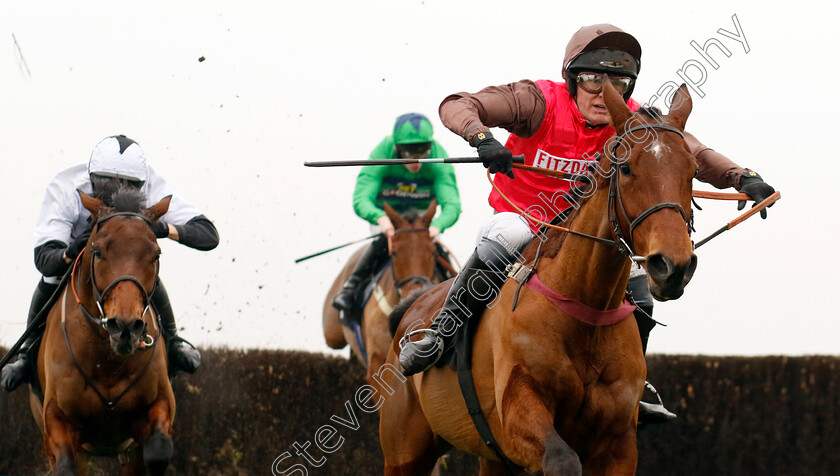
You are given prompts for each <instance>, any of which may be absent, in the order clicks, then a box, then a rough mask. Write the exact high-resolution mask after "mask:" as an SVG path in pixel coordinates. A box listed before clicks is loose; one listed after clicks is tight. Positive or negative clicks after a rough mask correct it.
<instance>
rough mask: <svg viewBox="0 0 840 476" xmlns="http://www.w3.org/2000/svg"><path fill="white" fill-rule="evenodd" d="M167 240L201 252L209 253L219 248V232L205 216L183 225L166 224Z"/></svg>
mask: <svg viewBox="0 0 840 476" xmlns="http://www.w3.org/2000/svg"><path fill="white" fill-rule="evenodd" d="M167 225H168V227H169V235H168V238H169V239H171V240H175V241H177V242H178V243H181V244H182V245H184V246H189V247H190V248H194V249H197V250H201V251H209V250H212V249H213V248H215V247H217V246H219V232H218V230H216V226H215V225H214V224H213V222H211V221H210V220H209V219H208V218H207V217H206V216H204V215H199V216H197V217H195V218H192V219H191V220H190V221H188V222H187V223H185V224H183V225H173V224H171V223H167Z"/></svg>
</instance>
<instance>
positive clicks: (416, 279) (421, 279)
mask: <svg viewBox="0 0 840 476" xmlns="http://www.w3.org/2000/svg"><path fill="white" fill-rule="evenodd" d="M421 232H424V233H428V232H429V229H428V228H401V229H398V230H395V231H394V234H395V235H396V234H398V233H421ZM389 241H390V239H389ZM389 248H390V244H389ZM395 256H396V252H394V251H392V252H391V259H392V261H393V258H394V257H395ZM396 273H397V272H396V267H395V266H394V265H393V264H392V265H391V274H392V277H393V279H394V287H396V289H397V294H398V295H399V297H400V299H402V298H403V297H404V296H403V295H402V288H403V286H405V285H407V284H410V283H420V284H422V285H431V284H433V279H434V274H432V278H429V277H428V276H423V275H422V274H414V275H411V276H406V277H404V278H402V279H399V280H398V279H397V274H396ZM432 273H434V267H433V268H432Z"/></svg>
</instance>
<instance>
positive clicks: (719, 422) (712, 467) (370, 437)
mask: <svg viewBox="0 0 840 476" xmlns="http://www.w3.org/2000/svg"><path fill="white" fill-rule="evenodd" d="M839 365H840V357H830V356H807V357H783V356H769V357H710V356H672V355H651V356H648V367H649V375H650V376H651V378H652V379H653V380H654V382H655V384H656V385H657V387H658V388H659V389H660V391H661V392H662V397H663V399H664V400H665V403H666V405H667V406H668V407H669V408H670V409H672V410H673V411H675V412H676V413H678V414H679V419H678V420H677V421H676V422H674V423H670V424H667V425H661V426H657V427H648V428H643V429H641V430H640V432H639V443H638V447H639V469H638V472H637V474H639V475H681V476H685V475H704V476H705V475H710V474H714V475H759V474H760V475H809V476H820V475H836V474H840V451H838V449H840V431H837V428H840V375H838V366H839ZM364 384H365V382H364V379H363V369H362V368H361V366H360V365H359V364H357V363H356V362H355V361H353V360H347V359H342V358H335V357H327V356H324V355H321V354H310V353H305V352H291V351H267V350H250V351H241V350H230V349H204V350H203V362H202V367H201V369H200V370H199V371H198V372H197V373H196V374H195V375H189V376H179V377H178V378H176V379H175V381H174V387H175V394H176V399H177V403H178V409H177V416H176V418H175V435H174V442H175V455H174V459H173V464H172V466H171V469H170V471H169V472H168V474H173V475H213V476H217V475H224V476H228V475H232V476H241V475H272V474H273V475H284V474H285V475H295V476H302V475H307V474H311V475H381V474H382V454H381V451H380V449H379V442H378V438H377V433H378V418H377V415H376V414H375V413H366V412H364V411H362V410H361V408H360V407H359V406H358V404H357V402H356V400H355V395H356V393H357V391H358V390H359V389H360V388H362V387H363V385H364ZM0 419H2V424H0V474H15V475H17V474H26V475H30V474H44V473H45V472H46V458H45V456H44V451H43V443H42V439H41V436H40V433H39V431H38V429H37V427H36V425H35V423H34V420H33V419H32V416H31V414H30V412H29V404H28V394H27V393H26V392H25V391H21V390H18V391H16V392H14V393H12V394H7V393H5V392H0ZM327 425H329V427H332V428H333V429H334V430H335V432H332V433H331V430H329V429H324V428H325V426H327ZM316 440H317V441H316ZM322 449H327V450H330V451H331V452H325V451H322ZM477 467H478V466H477V463H476V462H475V460H474V459H473V458H472V457H469V456H467V455H463V454H460V453H455V454H453V455H450V456H449V457H448V458H447V459H446V469H444V470H443V471H442V474H444V475H461V474H477ZM116 468H117V466H116V463H115V462H113V461H110V460H105V459H98V458H97V459H94V460H93V461H92V463H91V470H90V472H89V474H91V475H100V474H115V471H116Z"/></svg>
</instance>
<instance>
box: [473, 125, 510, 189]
mask: <svg viewBox="0 0 840 476" xmlns="http://www.w3.org/2000/svg"><path fill="white" fill-rule="evenodd" d="M472 146H473V147H475V148H477V149H478V158H479V159H481V163H482V164H484V167H485V168H487V169H490V173H491V174H495V173H499V172H501V173H503V174H505V175H507V176H508V177H510V178H516V177H515V176H514V175H513V154H511V152H510V151H509V150H508V149H506V148H505V146H503V145H502V144H501V143H500V142H499V141H497V140H496V139H494V138H493V134H491V133H489V132H479V133H478V134H476V135H475V136H474V137H473V138H472Z"/></svg>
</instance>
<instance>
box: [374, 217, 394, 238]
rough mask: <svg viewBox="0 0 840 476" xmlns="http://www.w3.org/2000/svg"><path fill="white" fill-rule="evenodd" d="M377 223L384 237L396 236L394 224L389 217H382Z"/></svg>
mask: <svg viewBox="0 0 840 476" xmlns="http://www.w3.org/2000/svg"><path fill="white" fill-rule="evenodd" d="M376 223H377V224H378V225H379V229H380V230H381V231H382V234H383V235H385V236H387V237H388V238H391V237H392V236H394V224H393V223H391V219H390V218H388V215H382V216H381V217H379V219H377V220H376Z"/></svg>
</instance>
